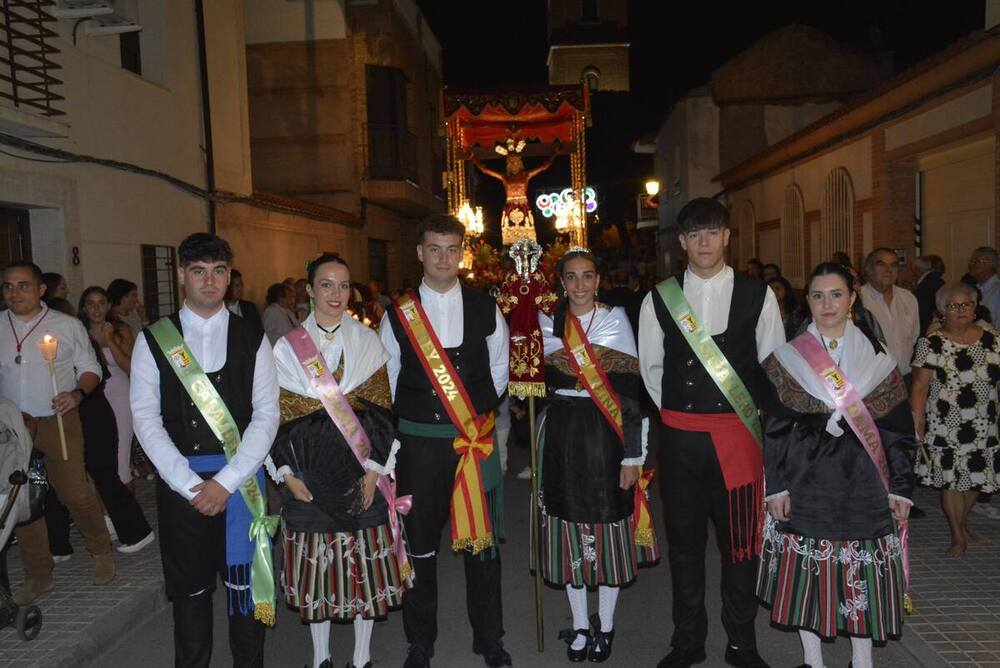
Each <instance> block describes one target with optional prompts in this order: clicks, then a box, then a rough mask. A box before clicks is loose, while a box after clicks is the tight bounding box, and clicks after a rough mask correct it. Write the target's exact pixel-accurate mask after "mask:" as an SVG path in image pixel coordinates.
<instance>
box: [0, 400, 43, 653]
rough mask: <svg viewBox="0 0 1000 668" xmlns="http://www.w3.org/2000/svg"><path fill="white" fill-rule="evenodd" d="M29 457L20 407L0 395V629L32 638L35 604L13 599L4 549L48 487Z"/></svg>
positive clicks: (36, 624) (37, 625)
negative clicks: (17, 601) (16, 528)
mask: <svg viewBox="0 0 1000 668" xmlns="http://www.w3.org/2000/svg"><path fill="white" fill-rule="evenodd" d="M30 459H31V435H30V434H29V433H28V430H27V429H26V428H25V426H24V420H23V419H22V418H21V411H20V410H18V408H17V406H15V405H14V404H13V403H11V402H10V401H8V400H7V399H3V398H0V629H2V628H6V627H8V626H14V627H16V628H17V634H18V635H19V636H20V637H21V639H22V640H34V639H35V636H37V635H38V632H39V631H40V630H41V628H42V611H41V610H39V609H38V606H36V605H31V606H26V607H21V606H18V605H17V604H16V603H14V601H13V599H12V597H11V591H10V578H9V577H8V574H7V551H8V549H9V548H10V537H11V534H13V532H14V527H15V525H17V524H20V523H22V522H26V521H29V520H31V519H34V517H37V516H39V515H40V514H41V508H40V506H41V503H40V502H39V501H40V499H44V498H45V490H46V489H47V485H46V482H45V478H44V474H43V473H41V472H40V469H39V471H35V470H32V468H31V466H30ZM33 510H34V512H33Z"/></svg>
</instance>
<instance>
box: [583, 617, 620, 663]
mask: <svg viewBox="0 0 1000 668" xmlns="http://www.w3.org/2000/svg"><path fill="white" fill-rule="evenodd" d="M590 626H591V627H592V628H593V629H594V631H593V634H594V644H593V645H591V647H590V653H589V654H588V655H587V660H588V661H590V662H591V663H604V662H605V661H607V660H608V659H609V658H611V643H612V642H614V640H615V630H614V629H611V630H610V631H608V632H607V633H605V632H604V631H602V630H601V618H600V617H599V616H598V615H591V616H590Z"/></svg>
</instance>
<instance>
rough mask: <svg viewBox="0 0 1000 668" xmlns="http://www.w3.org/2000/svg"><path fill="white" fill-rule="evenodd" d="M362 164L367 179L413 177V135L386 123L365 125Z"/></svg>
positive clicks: (414, 143)
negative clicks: (363, 162) (363, 164)
mask: <svg viewBox="0 0 1000 668" xmlns="http://www.w3.org/2000/svg"><path fill="white" fill-rule="evenodd" d="M365 137H366V139H367V141H366V145H365V168H366V171H367V176H368V178H369V179H391V180H403V181H405V180H409V181H414V182H416V181H417V178H418V174H417V137H416V135H414V134H413V133H412V132H410V131H409V130H407V129H406V128H402V127H400V126H398V125H390V124H386V123H367V124H366V126H365Z"/></svg>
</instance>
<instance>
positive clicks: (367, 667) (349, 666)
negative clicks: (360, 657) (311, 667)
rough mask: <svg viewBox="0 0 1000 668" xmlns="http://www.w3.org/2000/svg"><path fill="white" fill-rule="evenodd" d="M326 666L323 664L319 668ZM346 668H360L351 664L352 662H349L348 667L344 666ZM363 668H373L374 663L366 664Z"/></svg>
mask: <svg viewBox="0 0 1000 668" xmlns="http://www.w3.org/2000/svg"><path fill="white" fill-rule="evenodd" d="M324 665H327V664H322V663H321V664H319V668H323V666H324ZM331 668H333V667H332V666H331ZM344 668H358V667H357V666H355V665H354V664H353V663H351V662H350V661H348V662H347V665H346V666H344ZM361 668H372V662H371V661H369V662H368V663H366V664H365V665H363V666H361Z"/></svg>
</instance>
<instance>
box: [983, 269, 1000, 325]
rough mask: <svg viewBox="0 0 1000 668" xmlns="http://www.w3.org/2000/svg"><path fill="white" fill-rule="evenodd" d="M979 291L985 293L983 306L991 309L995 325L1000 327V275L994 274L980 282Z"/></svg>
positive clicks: (991, 316) (991, 317)
mask: <svg viewBox="0 0 1000 668" xmlns="http://www.w3.org/2000/svg"><path fill="white" fill-rule="evenodd" d="M979 291H980V292H982V293H983V306H985V307H986V308H988V309H989V310H990V319H991V320H992V321H993V327H994V328H996V329H1000V276H997V275H996V274H993V275H992V276H990V277H989V278H988V279H986V280H985V281H984V282H982V283H980V284H979Z"/></svg>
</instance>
